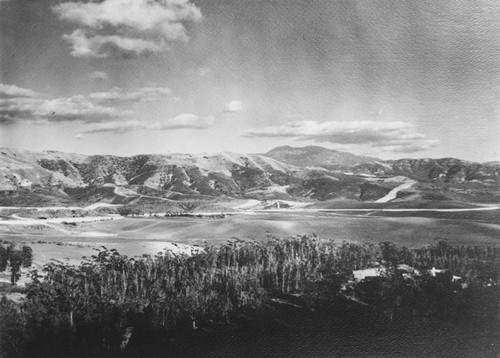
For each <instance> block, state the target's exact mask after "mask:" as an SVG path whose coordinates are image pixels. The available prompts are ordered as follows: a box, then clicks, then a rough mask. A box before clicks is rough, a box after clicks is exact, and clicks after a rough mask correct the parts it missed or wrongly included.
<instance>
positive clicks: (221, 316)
mask: <svg viewBox="0 0 500 358" xmlns="http://www.w3.org/2000/svg"><path fill="white" fill-rule="evenodd" d="M400 264H406V265H409V266H412V267H414V268H415V269H417V270H419V271H420V272H422V274H421V275H420V276H415V277H409V278H408V277H406V278H405V277H404V276H403V275H402V273H401V272H400V271H399V270H398V265H400ZM376 266H378V267H384V268H385V271H384V275H382V276H380V277H374V278H370V279H366V280H363V281H362V282H357V283H354V284H353V283H352V272H353V271H354V270H360V269H365V268H370V267H376ZM432 267H439V268H442V269H446V270H447V271H446V273H443V274H442V275H437V276H435V277H434V276H431V275H429V274H428V273H427V272H428V270H429V269H431V268H432ZM498 272H500V248H498V247H478V246H477V247H476V246H460V247H456V246H450V245H448V244H447V243H446V242H444V241H438V242H436V244H435V245H429V246H426V247H422V248H406V247H400V246H397V245H394V244H392V243H390V242H384V243H378V244H377V243H373V242H370V243H363V244H359V243H350V242H343V243H342V244H340V245H338V244H336V243H335V242H333V241H329V240H321V239H318V238H316V237H310V236H297V237H289V238H274V237H271V238H269V239H268V240H266V241H262V242H258V241H240V240H233V241H232V242H228V243H226V244H223V245H218V246H205V247H203V248H196V249H193V252H192V254H191V255H183V254H175V253H173V252H170V251H167V252H159V253H158V254H157V255H155V256H148V255H144V256H142V257H133V258H131V257H127V256H125V255H121V254H119V252H117V251H116V250H114V249H112V250H108V249H106V248H105V247H103V248H102V249H101V250H99V251H98V252H97V253H96V254H95V255H93V256H92V257H90V258H86V260H85V261H84V262H83V263H82V264H81V265H79V266H72V265H69V264H67V263H64V262H59V261H53V262H51V263H49V264H47V265H45V267H44V268H43V272H42V273H39V272H37V271H36V270H35V271H32V273H31V278H32V283H31V284H29V286H28V288H27V293H26V299H25V301H24V303H22V305H21V306H20V307H17V306H15V305H14V304H13V303H12V302H9V301H8V300H6V299H3V300H2V301H1V302H0V314H1V316H0V321H2V322H6V323H5V324H4V325H3V328H2V330H1V331H0V344H1V348H2V350H1V351H2V352H8V353H4V354H5V356H30V355H31V356H51V357H54V356H75V355H78V354H89V355H107V354H120V353H123V352H127V351H130V350H133V349H139V348H140V347H142V348H145V347H147V346H150V345H151V344H157V343H158V342H163V343H165V344H167V341H166V339H167V337H169V335H171V334H173V332H179V331H183V330H193V329H200V328H203V327H207V326H210V325H213V324H227V323H229V322H232V321H233V320H234V319H237V317H239V316H241V315H251V314H252V312H256V311H258V310H260V309H263V308H264V307H266V305H268V304H269V303H270V302H271V300H272V299H274V298H277V297H281V298H287V297H299V298H300V300H301V304H304V305H306V306H309V307H312V308H317V307H324V306H342V305H343V304H345V302H346V297H347V296H346V294H345V290H346V287H349V289H351V290H352V292H351V293H350V294H351V295H352V297H354V298H356V299H357V300H359V302H361V303H362V304H364V305H368V306H369V307H371V308H373V310H375V311H376V312H379V314H380V317H381V318H382V319H389V320H394V319H403V318H407V317H410V316H411V317H422V318H423V319H434V318H439V319H450V320H457V319H469V318H471V319H472V318H473V317H476V319H477V317H480V318H481V319H483V318H485V317H486V316H485V315H484V314H483V313H484V307H488V308H489V309H491V311H488V315H487V316H488V317H490V318H491V314H492V313H491V312H497V313H498V305H497V301H498V294H499V291H498ZM450 275H460V276H461V277H462V282H461V283H460V284H458V283H454V282H452V280H451V277H450ZM342 290H344V294H342V292H343V291H342ZM495 305H496V306H495ZM488 317H486V318H488Z"/></svg>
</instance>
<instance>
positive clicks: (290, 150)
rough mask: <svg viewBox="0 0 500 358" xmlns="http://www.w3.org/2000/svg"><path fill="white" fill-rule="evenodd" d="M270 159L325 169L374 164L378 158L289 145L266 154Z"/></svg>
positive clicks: (314, 147)
mask: <svg viewBox="0 0 500 358" xmlns="http://www.w3.org/2000/svg"><path fill="white" fill-rule="evenodd" d="M265 155H266V156H268V157H271V158H273V159H276V160H278V161H281V162H283V163H287V164H292V165H296V166H300V167H323V168H332V167H336V166H346V165H355V164H363V163H373V162H376V161H378V160H379V159H377V158H371V157H366V156H361V155H356V154H352V153H348V152H342V151H339V150H334V149H328V148H324V147H321V146H314V145H310V146H304V147H291V146H288V145H285V146H281V147H276V148H274V149H271V150H270V151H269V152H267V153H266V154H265Z"/></svg>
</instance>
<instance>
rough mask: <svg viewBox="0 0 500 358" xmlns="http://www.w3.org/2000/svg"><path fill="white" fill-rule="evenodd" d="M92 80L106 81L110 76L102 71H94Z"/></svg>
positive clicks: (91, 75)
mask: <svg viewBox="0 0 500 358" xmlns="http://www.w3.org/2000/svg"><path fill="white" fill-rule="evenodd" d="M90 78H91V79H93V80H96V81H104V80H107V79H108V74H107V73H106V72H102V71H94V72H92V73H91V74H90Z"/></svg>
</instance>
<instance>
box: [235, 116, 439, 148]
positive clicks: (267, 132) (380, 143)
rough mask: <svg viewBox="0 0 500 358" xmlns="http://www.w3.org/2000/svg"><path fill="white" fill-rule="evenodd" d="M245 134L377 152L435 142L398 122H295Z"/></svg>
mask: <svg viewBox="0 0 500 358" xmlns="http://www.w3.org/2000/svg"><path fill="white" fill-rule="evenodd" d="M244 136H246V137H288V138H293V139H295V140H310V141H315V142H323V143H334V144H340V145H368V146H370V147H372V148H377V149H378V150H381V151H392V152H406V153H410V152H416V151H420V150H425V149H429V148H431V147H434V146H436V145H437V144H438V141H436V140H433V139H428V138H426V137H425V135H424V134H422V133H419V132H418V131H417V130H416V129H415V128H414V127H413V126H411V125H410V124H408V123H405V122H402V121H392V122H379V121H349V122H348V121H344V122H338V121H330V122H316V121H296V122H289V123H287V124H285V125H280V126H268V127H264V128H261V129H256V130H252V131H247V132H246V133H245V134H244Z"/></svg>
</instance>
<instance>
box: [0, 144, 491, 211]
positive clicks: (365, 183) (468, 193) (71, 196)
mask: <svg viewBox="0 0 500 358" xmlns="http://www.w3.org/2000/svg"><path fill="white" fill-rule="evenodd" d="M395 188H402V189H401V190H399V191H398V192H397V195H395V197H394V198H390V200H391V201H405V200H406V201H408V200H434V201H436V200H439V201H442V200H452V201H464V202H476V203H485V202H500V163H496V162H494V163H475V162H469V161H464V160H460V159H455V158H442V159H429V158H424V159H399V160H381V159H377V158H372V157H366V156H358V155H354V154H351V153H346V152H341V151H335V150H330V149H326V148H322V147H318V146H307V147H301V148H294V147H289V146H283V147H277V148H274V149H272V150H271V151H269V152H267V153H265V154H237V153H226V152H225V153H219V154H203V153H202V154H182V153H171V154H148V155H135V156H129V157H120V156H113V155H92V156H87V155H81V154H72V153H63V152H55V151H44V152H31V151H26V150H18V149H13V148H1V149H0V206H35V205H40V206H44V205H45V206H47V205H54V204H64V205H70V204H78V205H83V204H91V203H94V202H98V201H104V202H109V203H134V202H137V201H140V200H142V201H144V200H149V201H155V200H157V201H158V200H159V201H161V200H164V201H165V200H193V199H196V200H202V199H218V198H219V199H220V198H224V199H232V198H235V199H241V198H246V199H257V200H264V199H283V200H296V201H297V200H298V201H325V200H334V199H349V200H357V201H380V200H382V199H384V198H387V195H388V193H389V192H391V190H393V189H395ZM382 201H383V200H382Z"/></svg>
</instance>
